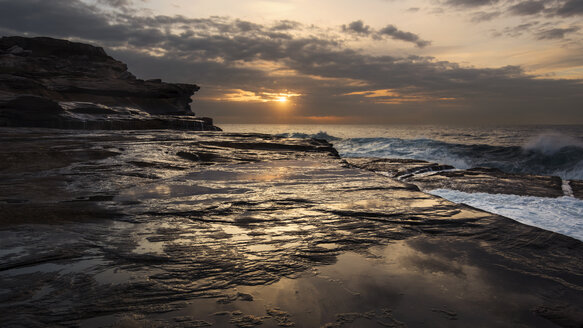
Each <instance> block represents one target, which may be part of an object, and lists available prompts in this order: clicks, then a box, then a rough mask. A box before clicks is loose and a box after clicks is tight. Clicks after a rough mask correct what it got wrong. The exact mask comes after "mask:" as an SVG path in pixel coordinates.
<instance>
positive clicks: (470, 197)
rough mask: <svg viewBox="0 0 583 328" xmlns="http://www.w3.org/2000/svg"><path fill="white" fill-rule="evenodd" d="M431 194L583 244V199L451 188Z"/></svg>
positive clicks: (431, 192) (432, 191)
mask: <svg viewBox="0 0 583 328" xmlns="http://www.w3.org/2000/svg"><path fill="white" fill-rule="evenodd" d="M429 193H430V194H433V195H436V196H439V197H443V198H445V199H448V200H450V201H452V202H456V203H464V204H468V205H470V206H473V207H476V208H480V209H483V210H485V211H488V212H491V213H496V214H500V215H504V216H506V217H509V218H511V219H514V220H516V221H518V222H521V223H524V224H528V225H532V226H536V227H540V228H543V229H546V230H550V231H555V232H559V233H562V234H565V235H567V236H571V237H573V238H577V239H579V240H581V241H583V222H582V221H581V217H583V200H581V199H577V198H573V197H558V198H548V197H533V196H519V195H505V194H504V195H503V194H486V193H466V192H462V191H456V190H448V189H436V190H431V191H429Z"/></svg>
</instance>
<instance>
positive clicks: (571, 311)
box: [0, 128, 583, 327]
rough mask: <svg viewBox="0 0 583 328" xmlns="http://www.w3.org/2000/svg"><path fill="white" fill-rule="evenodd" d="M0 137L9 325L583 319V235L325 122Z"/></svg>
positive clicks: (2, 132)
mask: <svg viewBox="0 0 583 328" xmlns="http://www.w3.org/2000/svg"><path fill="white" fill-rule="evenodd" d="M0 138H1V140H0V143H2V145H3V147H2V156H3V158H8V159H10V160H9V161H5V162H4V164H3V167H2V170H1V171H0V174H1V175H2V179H3V184H2V189H0V199H1V200H2V203H1V207H0V210H1V211H2V216H1V217H2V218H3V222H2V226H1V227H0V234H1V236H2V238H1V240H2V247H1V250H2V252H1V254H2V261H1V262H2V263H3V265H2V267H1V268H0V269H1V271H0V289H1V290H2V291H3V292H2V294H0V295H2V298H3V300H4V301H3V303H2V313H3V314H2V320H3V322H5V323H7V325H8V326H10V325H14V326H18V325H19V324H20V325H24V326H34V325H37V324H40V325H74V326H77V325H79V326H86V327H99V326H107V325H111V324H121V323H124V322H125V323H134V324H149V325H153V326H156V325H163V324H171V325H175V326H180V325H182V326H185V327H186V326H193V325H199V326H204V325H207V324H210V325H213V326H218V327H222V326H229V327H230V326H239V327H245V325H248V326H249V325H250V326H254V325H259V324H261V323H263V324H264V325H280V326H290V325H291V323H294V324H296V325H297V326H314V325H319V326H326V325H328V327H335V326H343V325H345V326H350V325H358V326H361V327H369V326H370V327H376V326H386V325H393V326H405V325H410V326H416V325H420V324H429V323H431V324H432V325H434V326H444V327H445V326H447V327H451V326H459V327H463V326H468V325H475V326H492V325H495V326H509V327H510V326H517V325H523V326H540V327H546V326H549V327H551V326H555V325H559V326H564V327H570V326H573V327H576V326H577V325H578V324H580V323H581V322H583V312H582V311H581V306H580V305H581V304H583V275H582V274H581V273H582V272H583V255H582V254H583V243H582V242H581V241H578V240H575V239H573V238H569V237H566V236H563V235H560V234H556V233H552V232H549V231H545V230H542V229H538V228H535V227H530V226H526V225H523V224H520V223H518V222H516V221H513V220H510V219H507V218H504V217H501V216H498V215H493V214H490V213H486V212H483V211H480V210H476V209H474V208H471V207H469V206H465V205H460V204H454V203H451V202H448V201H446V200H444V199H442V198H439V197H435V196H431V195H428V194H425V193H422V192H420V191H418V189H417V188H416V187H414V186H411V185H410V184H408V183H404V182H400V181H397V180H393V179H390V178H387V177H383V176H380V175H378V174H374V173H372V172H367V171H365V170H361V169H357V168H354V167H350V166H349V165H347V164H346V162H344V161H343V160H342V159H340V158H339V157H338V155H337V152H336V151H335V149H334V148H332V146H331V145H330V144H329V143H328V142H325V141H322V140H314V139H290V138H284V137H277V136H271V135H265V134H254V133H232V132H224V133H220V132H206V133H198V134H193V133H186V132H181V131H170V130H168V131H107V132H105V131H60V130H50V129H12V128H10V129H7V128H2V129H0ZM23 150H25V151H23ZM354 263H359V264H360V265H359V266H354V265H353V264H354ZM357 267H358V268H359V269H357ZM30 281H34V282H35V283H34V284H33V285H30V283H28V282H30ZM278 295H279V296H278ZM510 304H511V305H510ZM306 310H310V311H312V312H310V315H308V316H306V315H303V314H302V313H304V312H305V311H306ZM316 314H317V315H316Z"/></svg>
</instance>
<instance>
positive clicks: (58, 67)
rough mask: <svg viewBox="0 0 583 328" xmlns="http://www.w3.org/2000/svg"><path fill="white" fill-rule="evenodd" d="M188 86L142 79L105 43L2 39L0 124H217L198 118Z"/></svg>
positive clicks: (144, 126)
mask: <svg viewBox="0 0 583 328" xmlns="http://www.w3.org/2000/svg"><path fill="white" fill-rule="evenodd" d="M198 90H199V87H198V86H197V85H194V84H182V83H164V82H162V81H161V80H159V79H154V80H147V81H144V80H140V79H137V78H136V77H135V76H134V75H133V74H131V73H130V72H128V70H127V65H126V64H124V63H122V62H120V61H118V60H115V59H113V58H112V57H110V56H108V55H107V54H106V53H105V51H104V50H103V48H100V47H94V46H92V45H88V44H83V43H76V42H70V41H66V40H58V39H52V38H46V37H38V38H25V37H17V36H14V37H2V38H0V126H39V127H53V128H72V129H160V128H179V129H194V130H216V129H218V128H216V127H214V126H213V125H212V120H211V119H210V118H200V117H196V116H195V115H194V113H193V112H192V111H191V108H190V103H191V102H192V99H191V96H192V95H193V94H194V93H195V92H196V91H198Z"/></svg>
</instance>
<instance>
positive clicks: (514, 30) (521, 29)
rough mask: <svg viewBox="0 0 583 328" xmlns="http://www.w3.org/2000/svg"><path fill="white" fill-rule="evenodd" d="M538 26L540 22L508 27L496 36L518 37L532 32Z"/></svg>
mask: <svg viewBox="0 0 583 328" xmlns="http://www.w3.org/2000/svg"><path fill="white" fill-rule="evenodd" d="M538 25H539V23H538V22H530V23H526V24H520V25H517V26H512V27H506V28H504V30H503V31H502V32H500V33H496V34H495V36H502V35H506V36H510V37H518V36H521V35H522V34H524V33H527V32H532V30H533V29H534V28H535V27H536V26H538Z"/></svg>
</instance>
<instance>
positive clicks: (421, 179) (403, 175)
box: [346, 157, 583, 199]
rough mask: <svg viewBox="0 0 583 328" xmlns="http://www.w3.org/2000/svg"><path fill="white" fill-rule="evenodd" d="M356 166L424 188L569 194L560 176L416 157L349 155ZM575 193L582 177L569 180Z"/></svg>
mask: <svg viewBox="0 0 583 328" xmlns="http://www.w3.org/2000/svg"><path fill="white" fill-rule="evenodd" d="M346 161H347V162H348V163H350V164H351V165H354V166H355V167H359V168H362V169H366V170H369V171H373V172H378V173H382V174H385V175H387V176H389V177H391V178H395V179H398V180H400V181H403V182H407V183H411V184H414V185H416V186H418V187H419V188H421V189H422V190H433V189H452V190H459V191H463V192H469V193H475V192H484V193H489V194H513V195H521V196H537V197H561V196H565V190H564V189H563V188H564V183H565V181H563V180H562V179H561V178H560V177H557V176H544V175H532V174H513V173H506V172H503V171H500V170H498V169H494V168H484V167H476V168H472V169H467V170H456V169H454V167H453V166H450V165H443V164H438V163H431V162H426V161H422V160H415V159H396V158H368V157H362V158H347V159H346ZM568 183H569V185H570V188H571V189H572V193H573V195H572V196H574V197H577V198H581V199H583V192H581V190H582V184H583V182H582V181H578V180H573V181H569V182H568Z"/></svg>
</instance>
